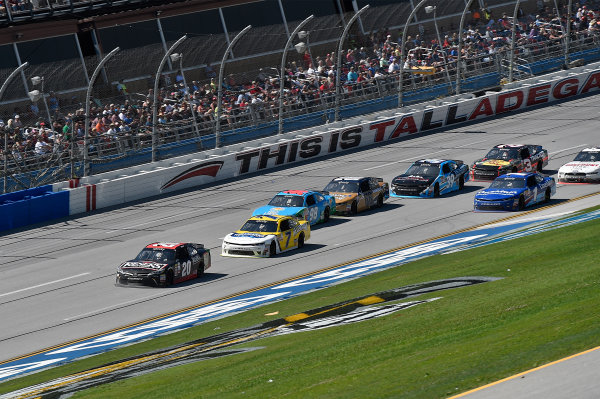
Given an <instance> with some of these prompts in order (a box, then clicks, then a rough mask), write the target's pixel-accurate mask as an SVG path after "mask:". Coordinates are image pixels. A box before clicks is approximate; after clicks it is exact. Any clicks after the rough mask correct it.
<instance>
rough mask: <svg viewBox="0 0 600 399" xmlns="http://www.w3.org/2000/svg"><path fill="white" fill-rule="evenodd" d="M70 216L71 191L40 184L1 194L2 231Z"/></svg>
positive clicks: (0, 219) (0, 229)
mask: <svg viewBox="0 0 600 399" xmlns="http://www.w3.org/2000/svg"><path fill="white" fill-rule="evenodd" d="M65 216H69V193H68V192H67V191H62V192H57V193H54V192H52V186H51V185H46V186H40V187H35V188H30V189H27V190H22V191H16V192H14V193H8V194H3V195H0V231H4V230H10V229H14V228H17V227H23V226H27V225H30V224H34V223H40V222H46V221H48V220H52V219H56V218H61V217H65Z"/></svg>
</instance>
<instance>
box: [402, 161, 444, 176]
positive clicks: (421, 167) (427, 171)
mask: <svg viewBox="0 0 600 399" xmlns="http://www.w3.org/2000/svg"><path fill="white" fill-rule="evenodd" d="M406 174H407V175H410V176H423V177H437V176H439V175H440V165H432V164H429V163H419V164H413V165H412V166H411V167H410V168H408V170H407V171H406Z"/></svg>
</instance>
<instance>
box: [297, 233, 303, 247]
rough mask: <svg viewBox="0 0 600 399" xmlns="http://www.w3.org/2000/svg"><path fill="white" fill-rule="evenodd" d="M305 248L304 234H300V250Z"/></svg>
mask: <svg viewBox="0 0 600 399" xmlns="http://www.w3.org/2000/svg"><path fill="white" fill-rule="evenodd" d="M303 246H304V234H302V233H300V237H298V248H299V249H300V248H302V247H303Z"/></svg>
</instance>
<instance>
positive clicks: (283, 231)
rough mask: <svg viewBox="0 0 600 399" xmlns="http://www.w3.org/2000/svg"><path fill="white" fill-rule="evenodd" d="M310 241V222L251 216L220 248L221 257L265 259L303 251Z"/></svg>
mask: <svg viewBox="0 0 600 399" xmlns="http://www.w3.org/2000/svg"><path fill="white" fill-rule="evenodd" d="M309 238H310V223H309V222H308V221H306V220H304V219H298V218H296V217H294V216H280V215H259V216H252V217H251V218H250V219H248V220H247V221H246V223H244V225H243V226H242V227H241V228H240V229H239V230H238V231H236V232H234V233H231V234H228V235H227V236H226V237H225V238H224V239H223V245H222V246H221V255H222V256H236V257H254V258H267V257H271V256H275V255H276V254H278V253H281V252H285V251H289V250H290V249H294V248H302V246H304V242H305V241H306V240H308V239H309Z"/></svg>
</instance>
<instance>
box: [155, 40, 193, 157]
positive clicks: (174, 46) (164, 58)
mask: <svg viewBox="0 0 600 399" xmlns="http://www.w3.org/2000/svg"><path fill="white" fill-rule="evenodd" d="M185 39H187V35H183V36H181V37H180V38H179V39H178V40H177V41H176V42H175V43H173V45H172V46H171V47H170V48H169V49H168V50H167V52H166V53H165V55H164V56H163V58H162V60H160V65H159V66H158V69H157V70H156V77H155V78H154V93H153V94H154V99H153V101H152V162H156V161H158V132H157V130H156V124H157V120H158V115H157V113H158V110H157V105H158V104H157V103H158V83H159V80H160V74H161V73H162V70H163V68H164V66H165V63H166V62H167V59H168V58H169V56H170V55H171V53H172V52H173V51H174V50H175V48H176V47H177V46H179V44H180V43H181V42H182V41H184V40H185Z"/></svg>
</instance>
